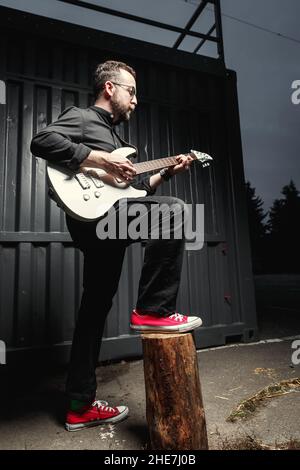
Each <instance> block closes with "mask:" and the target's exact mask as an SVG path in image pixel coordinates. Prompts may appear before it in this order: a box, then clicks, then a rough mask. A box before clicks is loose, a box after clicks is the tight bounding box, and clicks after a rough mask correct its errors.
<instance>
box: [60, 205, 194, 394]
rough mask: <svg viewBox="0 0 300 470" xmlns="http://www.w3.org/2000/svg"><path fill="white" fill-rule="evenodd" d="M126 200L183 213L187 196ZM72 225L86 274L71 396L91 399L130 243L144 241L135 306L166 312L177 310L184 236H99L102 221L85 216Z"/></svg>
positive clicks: (68, 388) (70, 379)
mask: <svg viewBox="0 0 300 470" xmlns="http://www.w3.org/2000/svg"><path fill="white" fill-rule="evenodd" d="M126 202H127V207H128V208H129V207H131V206H132V204H134V203H135V204H136V203H141V204H143V205H144V206H145V207H146V208H147V213H148V214H150V211H151V208H153V207H154V205H155V206H156V207H157V206H158V204H162V203H163V204H166V205H168V206H172V205H173V204H177V208H179V210H180V211H181V213H182V214H183V213H184V203H183V201H181V200H180V199H177V198H174V197H169V196H157V197H155V196H147V197H143V198H136V199H126ZM165 207H166V206H165ZM182 220H183V219H182ZM129 221H130V218H129ZM177 221H178V219H177ZM67 226H68V229H69V231H70V234H71V236H72V239H73V240H74V243H75V246H76V247H78V248H80V250H82V252H83V254H84V276H83V295H82V299H81V305H80V309H79V314H78V320H77V324H76V328H75V332H74V337H73V343H72V351H71V360H70V366H69V373H68V378H67V386H66V391H67V395H68V396H69V398H71V399H76V400H81V401H92V400H93V399H94V398H95V395H96V388H97V383H96V375H95V369H96V366H97V362H98V357H99V352H100V346H101V340H102V335H103V330H104V325H105V321H106V317H107V314H108V313H109V311H110V308H111V306H112V300H113V297H114V295H115V293H116V290H117V288H118V283H119V279H120V275H121V270H122V264H123V259H124V254H125V250H126V248H127V246H129V245H130V244H131V243H134V242H141V241H144V243H145V256H144V264H143V268H142V273H141V278H140V282H139V289H138V300H137V304H136V306H137V307H138V308H140V309H144V310H150V311H154V312H158V313H159V314H161V315H165V314H169V313H172V312H174V311H175V310H176V297H177V293H178V288H179V283H180V276H181V268H182V260H183V253H184V244H185V240H184V238H183V237H181V238H174V237H173V238H172V233H173V232H171V236H170V238H169V239H161V238H160V239H150V238H148V239H146V240H145V239H142V238H140V239H137V240H132V239H122V240H120V239H106V240H100V239H99V238H98V237H97V235H96V226H97V222H80V221H77V220H75V219H73V218H71V217H69V216H67ZM149 227H150V224H149ZM171 227H173V224H172V221H171ZM177 227H178V225H177ZM173 228H174V227H173ZM159 230H161V221H160V223H159Z"/></svg>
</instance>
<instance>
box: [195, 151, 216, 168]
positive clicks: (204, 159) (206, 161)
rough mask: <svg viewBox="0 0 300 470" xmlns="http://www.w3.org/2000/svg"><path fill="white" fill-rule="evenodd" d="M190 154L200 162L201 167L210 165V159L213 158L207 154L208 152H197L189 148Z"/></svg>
mask: <svg viewBox="0 0 300 470" xmlns="http://www.w3.org/2000/svg"><path fill="white" fill-rule="evenodd" d="M190 153H191V156H192V157H193V158H194V159H195V160H197V161H198V162H199V163H201V165H202V167H203V168H204V167H205V166H209V165H210V160H213V158H212V157H211V156H210V155H208V153H203V152H198V150H191V152H190Z"/></svg>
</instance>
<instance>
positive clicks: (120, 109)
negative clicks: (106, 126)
mask: <svg viewBox="0 0 300 470" xmlns="http://www.w3.org/2000/svg"><path fill="white" fill-rule="evenodd" d="M111 107H112V113H113V115H114V124H119V123H120V122H123V121H129V119H130V115H131V113H132V110H131V109H128V106H124V105H122V104H120V103H119V101H118V99H117V98H114V97H113V99H112V100H111Z"/></svg>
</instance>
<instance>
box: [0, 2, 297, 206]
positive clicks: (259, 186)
mask: <svg viewBox="0 0 300 470" xmlns="http://www.w3.org/2000/svg"><path fill="white" fill-rule="evenodd" d="M86 1H88V2H89V3H94V4H99V5H103V6H106V7H109V8H114V9H116V10H122V11H128V12H129V13H132V14H135V15H137V16H144V17H147V18H152V19H154V20H157V21H162V22H166V23H169V24H172V25H176V26H181V27H183V26H185V24H186V23H187V21H188V20H189V18H190V17H191V16H192V14H193V12H194V10H195V8H196V6H197V5H198V4H199V0H187V1H185V0H151V1H149V0H86ZM1 4H2V5H5V6H10V7H11V8H17V9H22V10H25V11H32V12H34V13H37V14H41V15H44V16H49V17H51V18H57V19H65V20H67V21H69V22H73V23H76V24H83V25H84V26H89V27H92V28H95V29H102V30H105V31H111V32H115V33H117V34H121V35H124V36H128V37H135V38H137V39H143V40H145V41H149V42H155V43H156V44H162V45H166V46H170V47H171V46H172V45H173V43H174V42H175V40H176V39H177V37H178V35H177V34H176V33H174V32H170V31H163V30H161V29H155V30H153V28H152V27H150V26H147V25H141V24H138V23H135V22H127V21H124V20H122V19H117V18H113V17H111V16H108V15H105V14H102V13H97V12H94V11H88V10H86V9H82V8H79V7H75V6H73V5H67V4H65V3H63V2H61V1H59V0H26V2H24V0H0V5H1ZM221 8H222V21H223V36H224V48H225V62H226V66H227V67H228V68H230V69H233V70H235V71H236V72H237V79H238V97H239V108H240V120H241V134H242V145H243V157H244V169H245V178H246V179H247V180H249V181H250V182H251V184H252V186H254V187H255V189H256V194H257V195H258V196H260V197H261V198H262V200H263V201H264V208H265V210H268V209H269V207H270V205H271V204H272V202H273V200H274V199H275V198H278V197H280V192H281V189H282V187H283V186H284V185H286V184H288V183H289V182H290V180H291V179H293V181H294V182H295V184H296V186H297V188H298V189H299V190H300V158H299V149H300V127H299V122H300V119H299V118H300V104H293V102H292V99H291V96H292V93H293V92H294V90H293V89H292V83H293V82H294V81H295V80H300V28H299V18H300V1H299V0H284V2H283V1H282V0H221ZM212 19H213V14H212V12H211V6H208V7H207V8H206V10H205V12H204V14H203V15H201V17H200V18H199V20H198V21H197V22H196V23H195V25H194V26H193V28H192V29H194V30H195V31H200V32H207V30H208V29H209V26H210V25H211V24H212V23H211V22H212ZM279 34H280V35H279ZM198 42H199V40H197V39H196V38H191V37H190V38H186V39H185V40H184V42H183V43H182V44H181V46H180V49H182V50H187V51H193V49H194V48H195V46H196V45H197V44H198ZM200 52H201V53H205V54H213V55H216V54H215V49H213V48H212V47H209V46H207V47H206V49H201V50H200ZM299 96H300V94H299Z"/></svg>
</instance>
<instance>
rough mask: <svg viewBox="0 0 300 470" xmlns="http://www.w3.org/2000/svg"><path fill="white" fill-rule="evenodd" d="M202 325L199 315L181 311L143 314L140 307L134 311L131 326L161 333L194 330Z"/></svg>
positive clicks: (133, 328)
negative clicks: (182, 313) (190, 314)
mask: <svg viewBox="0 0 300 470" xmlns="http://www.w3.org/2000/svg"><path fill="white" fill-rule="evenodd" d="M201 325H202V320H201V318H199V317H188V316H186V315H181V313H173V314H170V315H168V316H167V317H162V316H159V315H158V314H155V313H152V312H149V313H147V314H145V315H141V314H140V311H139V310H138V309H135V310H133V311H132V314H131V323H130V328H131V329H132V330H138V331H148V332H159V333H176V332H177V333H178V332H179V333H181V332H185V331H190V330H194V329H195V328H198V327H199V326H201Z"/></svg>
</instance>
